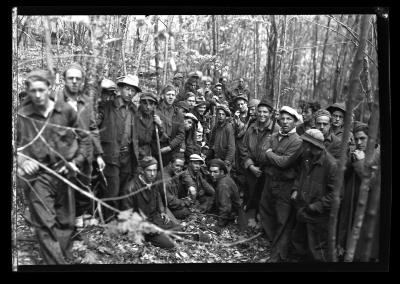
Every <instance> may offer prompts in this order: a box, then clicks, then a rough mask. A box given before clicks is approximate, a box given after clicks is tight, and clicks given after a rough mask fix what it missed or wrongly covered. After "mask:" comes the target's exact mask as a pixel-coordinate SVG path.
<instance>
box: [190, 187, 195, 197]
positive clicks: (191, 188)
mask: <svg viewBox="0 0 400 284" xmlns="http://www.w3.org/2000/svg"><path fill="white" fill-rule="evenodd" d="M189 193H190V194H191V195H193V196H194V195H196V193H197V190H196V188H195V187H194V186H189Z"/></svg>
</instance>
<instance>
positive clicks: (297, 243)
mask: <svg viewBox="0 0 400 284" xmlns="http://www.w3.org/2000/svg"><path fill="white" fill-rule="evenodd" d="M300 138H301V139H302V140H303V144H302V148H303V156H302V161H301V167H300V168H301V171H300V175H299V176H298V178H297V179H296V180H295V183H294V185H293V192H292V195H291V199H292V200H294V203H295V206H296V209H297V210H296V225H295V227H294V229H293V231H292V245H293V255H294V257H295V258H299V257H300V258H301V259H302V260H312V261H328V255H327V252H328V224H329V213H330V209H331V202H332V194H333V188H334V183H335V176H336V161H335V158H334V157H333V156H332V155H331V154H329V152H327V151H326V150H325V146H324V135H323V134H322V132H321V131H319V130H318V129H309V130H307V131H306V132H305V133H304V134H303V135H302V136H300Z"/></svg>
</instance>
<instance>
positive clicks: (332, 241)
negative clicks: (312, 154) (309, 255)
mask: <svg viewBox="0 0 400 284" xmlns="http://www.w3.org/2000/svg"><path fill="white" fill-rule="evenodd" d="M369 17H370V16H369V15H363V21H362V26H364V25H365V23H368V19H369ZM365 44H366V41H365V28H363V29H362V33H361V38H360V45H359V46H358V49H357V52H356V55H355V57H354V60H353V64H352V69H351V74H350V88H349V95H348V98H347V101H346V113H345V117H344V132H343V137H342V144H341V153H340V154H341V156H340V159H339V163H338V173H337V175H336V176H337V179H336V181H335V187H334V192H333V201H332V208H331V212H330V218H329V257H330V259H331V261H334V262H337V252H336V229H337V217H338V212H339V206H340V197H339V195H340V189H341V187H342V184H343V178H344V171H345V167H346V161H347V150H348V141H349V138H350V127H351V114H352V109H353V100H354V97H355V96H356V95H357V93H358V86H359V77H360V72H361V69H362V58H363V50H364V47H365ZM360 195H361V192H360Z"/></svg>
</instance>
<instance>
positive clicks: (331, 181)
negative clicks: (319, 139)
mask: <svg viewBox="0 0 400 284" xmlns="http://www.w3.org/2000/svg"><path fill="white" fill-rule="evenodd" d="M327 166H328V169H327V171H326V177H325V180H326V182H325V194H324V195H323V196H322V197H321V198H320V199H319V200H318V201H316V202H314V203H313V207H314V208H315V210H316V211H318V212H319V213H323V212H327V211H329V210H330V209H331V204H332V199H333V191H334V187H335V180H336V173H337V165H336V163H330V164H328V165H327Z"/></svg>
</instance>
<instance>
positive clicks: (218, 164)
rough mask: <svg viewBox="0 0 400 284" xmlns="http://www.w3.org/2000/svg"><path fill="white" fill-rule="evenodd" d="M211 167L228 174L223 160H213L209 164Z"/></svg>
mask: <svg viewBox="0 0 400 284" xmlns="http://www.w3.org/2000/svg"><path fill="white" fill-rule="evenodd" d="M211 167H218V168H219V169H220V170H223V171H224V172H225V173H227V172H228V169H227V167H226V165H225V162H224V161H222V160H221V159H212V160H211V161H210V163H209V168H211Z"/></svg>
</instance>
